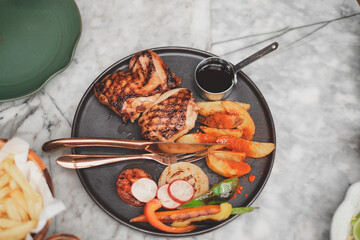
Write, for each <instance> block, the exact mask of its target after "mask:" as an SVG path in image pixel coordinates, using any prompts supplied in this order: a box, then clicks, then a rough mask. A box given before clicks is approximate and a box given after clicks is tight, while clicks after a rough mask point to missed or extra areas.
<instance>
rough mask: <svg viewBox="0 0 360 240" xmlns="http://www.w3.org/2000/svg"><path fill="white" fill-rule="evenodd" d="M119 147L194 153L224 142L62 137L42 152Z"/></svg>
mask: <svg viewBox="0 0 360 240" xmlns="http://www.w3.org/2000/svg"><path fill="white" fill-rule="evenodd" d="M94 146H99V147H119V148H128V149H137V150H146V151H148V152H152V153H159V154H161V153H167V154H178V153H194V152H198V151H202V150H206V149H208V148H210V147H213V148H216V149H219V148H222V147H224V146H226V144H222V143H221V144H220V143H172V142H171V143H168V142H150V141H144V140H131V139H115V138H62V139H56V140H51V141H48V142H46V143H44V144H43V146H42V149H43V151H44V152H55V151H58V150H62V149H66V148H74V147H94ZM214 150H215V149H214Z"/></svg>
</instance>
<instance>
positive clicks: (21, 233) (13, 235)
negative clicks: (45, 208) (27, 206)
mask: <svg viewBox="0 0 360 240" xmlns="http://www.w3.org/2000/svg"><path fill="white" fill-rule="evenodd" d="M34 227H36V221H34V220H32V221H27V222H24V223H21V224H20V225H18V226H16V227H13V228H9V229H6V230H3V231H0V240H9V239H22V238H24V237H25V236H26V234H27V233H28V232H30V230H31V229H33V228H34Z"/></svg>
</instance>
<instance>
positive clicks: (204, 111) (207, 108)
mask: <svg viewBox="0 0 360 240" xmlns="http://www.w3.org/2000/svg"><path fill="white" fill-rule="evenodd" d="M235 103H236V104H239V105H240V106H241V107H242V108H244V109H245V110H247V111H249V109H250V104H247V103H242V102H235ZM196 104H197V105H198V107H199V108H200V110H199V114H200V115H201V116H204V117H207V116H210V115H213V114H215V113H226V110H225V108H224V107H223V106H222V104H221V101H214V102H197V103H196Z"/></svg>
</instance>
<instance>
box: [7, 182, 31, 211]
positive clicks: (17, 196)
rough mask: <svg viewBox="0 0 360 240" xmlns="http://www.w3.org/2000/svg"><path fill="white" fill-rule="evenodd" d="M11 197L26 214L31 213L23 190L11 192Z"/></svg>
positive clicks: (17, 189)
mask: <svg viewBox="0 0 360 240" xmlns="http://www.w3.org/2000/svg"><path fill="white" fill-rule="evenodd" d="M10 196H11V198H12V199H14V201H15V202H16V204H17V205H18V206H19V207H21V208H22V209H23V210H24V211H25V212H27V213H29V207H28V205H27V202H26V200H25V198H24V195H23V193H22V192H21V190H20V189H19V188H16V189H14V190H12V191H11V192H10ZM29 214H30V213H29Z"/></svg>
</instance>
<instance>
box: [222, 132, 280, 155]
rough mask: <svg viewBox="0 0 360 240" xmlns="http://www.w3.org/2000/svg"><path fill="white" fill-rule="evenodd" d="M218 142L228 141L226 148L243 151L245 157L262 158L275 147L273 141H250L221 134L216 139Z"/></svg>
mask: <svg viewBox="0 0 360 240" xmlns="http://www.w3.org/2000/svg"><path fill="white" fill-rule="evenodd" d="M217 142H218V143H228V144H229V145H227V146H226V148H228V149H231V150H233V151H236V152H243V153H245V154H246V156H247V157H251V158H262V157H265V156H266V155H269V154H270V153H271V152H272V151H274V149H275V144H273V143H262V142H252V141H248V140H245V139H242V138H235V137H231V136H222V137H219V138H218V140H217Z"/></svg>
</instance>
